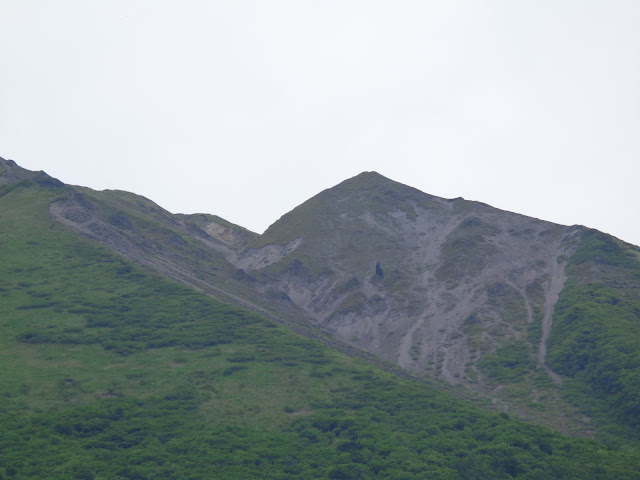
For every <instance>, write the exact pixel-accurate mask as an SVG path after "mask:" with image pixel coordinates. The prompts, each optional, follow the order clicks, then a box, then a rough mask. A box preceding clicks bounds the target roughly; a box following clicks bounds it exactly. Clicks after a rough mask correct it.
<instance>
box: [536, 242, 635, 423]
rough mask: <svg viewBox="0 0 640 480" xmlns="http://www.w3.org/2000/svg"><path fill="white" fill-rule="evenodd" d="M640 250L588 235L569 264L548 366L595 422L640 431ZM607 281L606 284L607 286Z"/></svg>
mask: <svg viewBox="0 0 640 480" xmlns="http://www.w3.org/2000/svg"><path fill="white" fill-rule="evenodd" d="M636 252H637V248H636V247H633V246H630V245H626V244H623V243H622V242H619V241H617V240H616V239H614V238H613V237H610V236H608V235H605V234H602V233H600V232H597V231H595V230H586V231H585V232H584V234H583V241H582V243H581V245H580V247H579V248H578V250H577V251H576V252H575V254H574V255H573V256H572V257H571V259H570V261H569V264H568V272H569V278H570V280H569V281H568V282H567V285H566V286H565V288H564V290H563V292H562V294H561V295H560V299H559V301H558V304H557V305H556V311H555V314H554V320H553V322H554V324H553V331H552V332H551V335H550V336H549V342H548V346H549V350H548V363H549V365H550V366H551V367H552V368H553V369H554V370H556V371H557V372H558V373H561V374H563V375H566V376H568V377H570V379H571V380H572V381H571V382H569V383H568V385H567V394H568V395H569V398H571V400H572V401H573V402H574V403H576V404H578V405H581V406H584V408H586V409H587V410H588V412H589V413H590V414H592V415H597V416H599V417H603V418H606V419H608V421H613V422H615V423H616V424H618V425H619V426H623V425H626V426H630V427H632V429H630V430H629V431H628V433H629V434H633V433H634V432H635V435H637V427H638V426H640V342H639V341H638V339H639V338H640V299H639V297H638V285H639V280H640V262H639V261H638V259H637V256H636ZM605 282H606V283H605Z"/></svg>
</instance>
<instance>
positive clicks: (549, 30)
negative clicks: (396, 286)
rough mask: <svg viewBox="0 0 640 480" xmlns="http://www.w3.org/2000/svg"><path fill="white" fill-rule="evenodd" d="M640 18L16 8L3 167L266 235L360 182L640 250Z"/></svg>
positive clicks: (544, 8) (154, 2)
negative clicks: (288, 217)
mask: <svg viewBox="0 0 640 480" xmlns="http://www.w3.org/2000/svg"><path fill="white" fill-rule="evenodd" d="M639 25H640V1H637V0H633V1H616V0H602V1H589V0H580V1H572V0H562V1H557V0H554V1H514V0H503V1H482V0H476V1H455V0H440V1H393V2H391V1H386V2H382V1H372V0H368V1H329V0H324V1H303V0H296V1H289V2H284V1H275V0H272V1H266V0H261V1H256V2H251V1H242V0H233V1H231V0H228V1H224V2H222V1H218V2H216V1H189V0H187V1H185V0H181V1H177V0H176V1H167V0H164V1H162V0H137V1H136V0H126V1H125V0H108V1H107V0H104V1H98V0H93V1H91V0H77V1H71V0H64V1H63V0H45V1H36V0H0V69H1V70H0V156H2V157H4V158H11V159H14V160H16V161H17V162H18V163H19V164H20V165H22V166H23V167H25V168H29V169H32V170H45V171H46V172H47V173H49V174H50V175H53V176H55V177H57V178H59V179H61V180H63V181H65V182H67V183H72V184H79V185H86V186H89V187H92V188H96V189H104V188H117V189H122V190H129V191H133V192H136V193H139V194H142V195H144V196H146V197H149V198H150V199H152V200H154V201H155V202H157V203H158V204H160V205H161V206H163V207H165V208H167V209H168V210H170V211H172V212H185V213H192V212H206V213H214V214H217V215H220V216H222V217H224V218H226V219H228V220H230V221H232V222H235V223H238V224H240V225H243V226H246V227H247V228H249V229H251V230H254V231H257V232H262V231H263V230H264V229H265V228H266V227H267V226H268V225H270V224H271V223H273V222H274V221H275V220H277V219H278V218H279V217H280V216H281V215H283V214H284V213H286V212H287V211H289V210H291V209H292V208H293V207H295V206H296V205H298V204H299V203H301V202H303V201H304V200H306V199H307V198H309V197H310V196H312V195H314V194H316V193H318V192H319V191H320V190H322V189H324V188H327V187H330V186H332V185H334V184H336V183H339V182H340V181H342V180H344V179H345V178H348V177H351V176H353V175H356V174H358V173H360V172H361V171H365V170H376V171H378V172H379V173H381V174H383V175H386V176H387V177H390V178H392V179H394V180H397V181H400V182H402V183H406V184H409V185H411V186H414V187H416V188H419V189H420V190H423V191H425V192H427V193H431V194H433V195H438V196H442V197H447V198H451V197H458V196H462V197H464V198H466V199H470V200H479V201H482V202H485V203H489V204H491V205H493V206H495V207H498V208H502V209H505V210H510V211H514V212H518V213H523V214H526V215H530V216H534V217H538V218H542V219H545V220H550V221H554V222H558V223H562V224H569V225H571V224H584V225H587V226H590V227H594V228H598V229H600V230H603V231H605V232H608V233H611V234H613V235H615V236H617V237H619V238H622V239H623V240H627V241H629V242H632V243H635V244H636V245H638V244H640V221H638V206H640V189H639V188H638V187H637V183H638V181H639V180H640V27H639Z"/></svg>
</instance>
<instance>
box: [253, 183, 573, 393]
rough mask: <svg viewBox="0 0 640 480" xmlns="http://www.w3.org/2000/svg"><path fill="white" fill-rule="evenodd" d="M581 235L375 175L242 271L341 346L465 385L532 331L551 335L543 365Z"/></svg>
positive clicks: (297, 214)
mask: <svg viewBox="0 0 640 480" xmlns="http://www.w3.org/2000/svg"><path fill="white" fill-rule="evenodd" d="M580 231H581V228H580V227H565V226H560V225H555V224H552V223H549V222H544V221H541V220H537V219H534V218H529V217H525V216H522V215H517V214H513V213H509V212H505V211H501V210H498V209H495V208H492V207H490V206H487V205H484V204H481V203H477V202H469V201H465V200H462V199H456V200H445V199H441V198H437V197H433V196H430V195H427V194H424V193H422V192H419V191H417V190H415V189H412V188H410V187H407V186H405V185H401V184H398V183H396V182H393V181H390V180H388V179H386V178H384V177H382V176H380V175H378V174H375V173H365V174H361V175H360V176H358V177H355V178H353V179H350V180H347V181H346V182H343V183H342V184H340V185H338V186H336V187H334V188H332V189H329V190H327V191H325V192H322V193H321V194H319V195H318V196H316V197H314V198H312V199H311V200H309V201H308V202H306V203H305V204H303V205H301V206H300V207H298V208H297V209H295V210H294V211H292V212H291V213H289V214H287V215H285V216H284V217H283V218H281V219H280V220H279V221H278V222H276V223H275V224H274V225H273V226H272V227H270V228H269V229H268V230H267V232H265V234H264V235H263V237H262V238H261V239H260V242H259V243H260V244H262V245H263V246H262V247H261V249H260V248H254V249H253V250H251V252H252V254H251V259H252V261H251V264H248V263H247V262H246V261H245V263H244V264H243V268H244V269H245V270H251V271H252V273H253V274H254V275H256V276H257V277H258V278H259V279H260V280H261V282H262V284H263V285H266V284H268V285H269V288H274V286H275V287H276V288H278V289H279V290H281V291H283V292H285V293H286V294H287V295H288V297H289V298H290V299H291V300H292V301H293V302H294V303H295V304H296V305H297V306H298V307H300V308H302V309H303V310H304V311H306V312H307V313H308V314H309V316H310V317H311V319H312V321H313V322H314V323H315V325H317V326H319V327H320V328H322V329H324V330H326V331H328V332H330V333H332V334H334V335H336V336H338V337H339V338H341V339H343V340H345V341H348V342H351V343H352V344H355V345H357V346H358V347H360V348H362V349H365V350H367V351H369V352H371V353H374V354H376V355H379V356H381V357H383V358H385V359H387V360H389V361H392V362H394V363H397V364H399V365H400V366H402V367H404V368H406V369H409V370H412V371H415V372H418V373H428V374H431V375H435V376H440V377H442V378H443V379H446V380H447V381H449V382H452V383H467V382H471V381H472V380H474V379H475V378H476V377H477V366H476V364H477V361H478V360H479V359H480V358H481V357H482V355H484V354H486V353H488V352H491V351H493V349H495V346H496V345H498V344H500V343H502V342H504V341H506V340H509V339H521V338H524V337H525V336H526V332H527V329H528V327H529V325H530V324H532V323H533V322H539V323H541V324H542V327H543V328H542V330H543V335H542V337H541V338H540V339H537V340H536V342H537V344H536V345H532V348H533V349H535V351H536V352H538V360H539V362H540V363H541V364H542V365H544V355H545V344H544V342H545V339H546V335H548V332H549V330H550V328H551V314H552V312H553V305H554V304H555V302H556V301H557V298H558V293H559V292H560V290H561V289H562V286H563V283H564V280H565V276H564V265H565V262H566V259H567V258H568V256H570V255H571V253H572V251H573V249H574V248H575V246H576V245H577V242H578V241H579V233H580ZM292 245H293V246H294V247H295V248H291V247H292ZM276 251H277V252H279V255H278V256H280V257H281V258H277V259H275V257H274V252H276ZM261 252H264V259H262V258H260V254H261ZM274 259H275V261H274Z"/></svg>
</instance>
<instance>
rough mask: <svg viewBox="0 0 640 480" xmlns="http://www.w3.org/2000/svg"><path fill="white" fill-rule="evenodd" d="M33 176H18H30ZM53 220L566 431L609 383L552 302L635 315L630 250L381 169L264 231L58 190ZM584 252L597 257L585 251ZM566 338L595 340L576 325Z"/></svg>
mask: <svg viewBox="0 0 640 480" xmlns="http://www.w3.org/2000/svg"><path fill="white" fill-rule="evenodd" d="M5 162H6V161H5ZM3 165H4V164H3ZM14 165H15V164H13V165H11V164H8V165H7V166H6V167H5V168H6V169H8V170H11V169H12V168H16V167H17V165H15V167H14ZM17 168H19V167H17ZM25 172H28V171H25ZM30 175H31V173H24V172H23V176H24V178H23V179H22V180H21V181H34V180H33V175H31V176H30ZM45 175H46V174H45ZM43 178H45V177H43ZM46 183H47V182H45V184H46ZM35 184H36V185H37V182H36V183H35ZM52 185H57V186H58V187H60V185H61V184H57V183H55V182H54V183H53V184H52ZM3 188H7V187H3ZM0 195H2V193H1V192H0ZM50 214H51V218H52V219H53V220H55V221H58V222H61V223H63V224H65V225H66V226H68V227H70V228H72V229H74V230H76V231H78V232H80V233H82V234H84V235H86V236H88V237H89V238H91V239H93V240H96V241H99V242H101V243H103V244H104V245H106V246H108V247H109V248H111V249H113V250H115V251H117V252H118V253H120V254H122V255H124V256H125V257H127V258H129V259H131V260H133V261H135V262H137V263H139V264H142V265H144V266H145V267H146V268H150V269H152V270H154V271H156V272H158V273H161V274H163V275H168V276H170V277H171V278H173V279H176V280H178V281H180V282H182V283H186V284H187V285H190V286H192V287H194V288H196V289H198V290H199V291H204V292H207V293H208V294H210V295H213V296H214V297H216V298H219V299H223V300H225V301H231V302H232V303H235V304H236V305H242V306H244V307H246V308H250V309H253V310H256V311H260V312H262V313H265V314H267V315H271V316H272V318H274V319H278V321H280V322H281V323H284V324H286V325H288V326H290V327H291V328H293V329H294V330H296V331H299V332H304V333H305V334H306V335H308V336H310V337H312V338H322V339H323V341H324V342H325V343H326V344H332V345H333V346H334V347H337V348H339V349H341V350H342V351H345V352H350V353H351V354H355V355H360V354H358V353H357V352H358V351H359V350H357V349H361V350H362V351H364V352H367V354H365V357H366V355H374V356H376V357H378V358H380V359H382V360H383V362H385V361H386V362H390V363H391V364H396V365H398V366H399V367H401V368H404V369H407V370H408V371H409V372H412V374H413V375H418V376H419V377H421V378H424V379H429V378H437V379H441V380H446V381H447V382H449V383H452V384H454V385H460V386H463V387H464V388H466V389H470V390H471V391H473V392H475V393H476V394H479V395H481V396H483V397H486V398H489V399H490V400H491V401H493V402H494V403H495V404H496V405H497V406H500V408H504V409H508V410H509V411H512V412H514V413H516V414H518V415H520V416H522V417H524V418H529V419H531V420H533V421H535V422H538V423H543V424H547V425H551V426H553V427H554V428H557V429H559V430H561V431H573V432H576V433H581V434H585V435H593V432H594V431H595V430H597V425H594V423H593V422H594V421H595V422H596V423H597V422H606V421H609V420H603V419H605V417H607V413H606V411H605V410H606V409H605V408H604V407H598V406H596V407H593V406H590V407H587V404H585V403H584V399H585V398H586V397H585V395H586V394H584V393H579V394H576V393H575V391H577V390H575V389H574V387H575V388H578V387H579V388H580V389H581V388H583V387H586V385H589V384H592V385H595V386H597V385H600V382H604V377H603V373H602V372H600V371H598V370H597V363H594V362H595V361H596V360H595V359H593V360H591V359H590V358H591V357H589V355H592V354H591V353H588V352H587V353H585V355H587V356H586V357H584V358H586V360H584V362H583V364H581V365H582V366H578V367H577V368H573V367H572V368H570V369H568V368H566V367H565V366H564V365H563V364H562V363H561V362H565V363H566V362H567V360H566V359H567V358H568V357H567V351H580V350H581V349H584V348H585V347H584V345H583V344H581V343H580V341H581V340H580V339H578V338H573V337H571V338H569V339H568V340H567V339H561V338H559V337H558V334H557V331H558V329H555V327H554V322H555V317H556V315H555V306H556V304H558V303H560V304H561V305H562V314H563V315H564V316H563V317H562V318H561V320H562V322H566V318H568V317H566V312H572V311H574V310H572V308H574V307H572V305H575V306H576V307H575V308H578V306H579V305H581V304H582V303H583V302H584V301H586V300H585V299H587V298H590V297H589V295H591V296H593V294H592V293H589V292H591V291H595V290H593V289H594V288H598V287H597V285H601V284H605V285H607V286H612V288H613V289H614V290H612V292H613V293H611V294H610V295H612V297H611V298H615V299H616V301H617V302H619V304H620V305H624V306H625V307H624V308H625V310H624V312H625V313H622V311H621V313H619V314H618V313H616V315H618V316H617V317H616V322H626V321H627V320H623V318H626V317H625V316H627V317H628V316H629V315H631V316H632V317H630V318H635V317H633V315H635V314H634V313H633V312H634V308H636V307H634V305H635V304H634V303H633V302H634V300H633V298H634V297H633V295H631V293H629V292H635V291H637V288H638V287H637V285H638V283H637V279H636V277H634V276H633V275H634V274H632V273H629V272H631V271H632V270H629V268H632V267H633V265H635V264H634V263H633V262H634V261H636V260H633V258H638V257H640V252H639V250H640V249H638V248H637V247H634V246H632V245H629V244H625V243H624V242H621V241H619V240H617V239H613V237H610V236H607V235H606V234H601V235H602V239H599V240H597V241H594V240H593V238H595V237H594V235H595V234H592V233H591V232H594V231H593V230H591V229H587V228H586V227H582V226H576V225H574V226H562V225H557V224H554V223H551V222H545V221H543V220H539V219H535V218H532V217H527V216H524V215H520V214H514V213H511V212H506V211H504V210H499V209H496V208H494V207H491V206H488V205H486V204H483V203H481V202H474V201H467V200H464V199H461V198H457V199H442V198H439V197H435V196H432V195H429V194H426V193H423V192H420V191H419V190H417V189H415V188H413V187H409V186H406V185H403V184H401V183H398V182H395V181H393V180H390V179H387V178H386V177H384V176H382V175H380V174H379V173H377V172H363V173H361V174H359V175H357V176H355V177H352V178H350V179H347V180H345V181H344V182H341V183H340V184H338V185H336V186H335V187H332V188H329V189H325V190H323V191H322V192H320V193H319V194H317V195H315V196H314V197H312V198H310V199H309V200H307V201H306V202H303V203H302V204H301V205H300V206H298V207H296V208H295V209H293V210H292V211H291V212H289V213H287V214H285V215H283V216H282V217H281V218H280V219H279V220H278V221H276V222H274V224H272V225H271V226H270V227H269V228H268V229H267V230H266V231H265V233H264V234H263V235H260V236H259V235H257V234H253V233H252V232H249V231H247V230H246V229H243V228H242V227H239V226H237V225H233V224H231V223H229V222H226V221H225V220H223V219H220V218H219V217H216V216H210V215H205V214H197V215H181V214H170V213H169V212H167V211H165V210H163V209H161V208H160V207H158V206H157V205H155V204H154V203H153V202H151V201H150V200H148V199H143V197H138V196H136V195H134V194H129V193H126V192H118V191H106V192H104V191H103V192H95V191H92V190H90V189H86V188H84V187H68V188H67V190H66V193H64V194H63V195H61V196H59V197H58V198H57V199H56V200H55V201H53V202H52V203H51V205H50ZM596 237H597V235H596ZM597 238H600V237H597ZM589 242H591V243H589ZM594 242H595V243H594ZM587 244H589V245H592V247H593V248H591V247H590V248H591V250H589V251H590V252H592V253H589V254H587V257H584V256H585V253H584V251H585V248H584V246H585V245H587ZM576 252H578V254H576ZM593 252H595V253H593ZM575 255H579V256H581V257H584V258H583V259H582V260H581V261H582V263H580V264H578V265H576V264H577V263H578V262H577V260H576V258H577V257H575ZM611 255H614V256H616V255H617V256H616V257H615V258H620V259H622V260H615V261H617V262H618V264H619V265H618V266H617V267H609V266H608V264H606V263H603V262H602V261H601V260H602V259H603V258H609V257H610V256H611ZM607 256H609V257H607ZM612 258H613V257H612ZM599 259H600V260H599ZM585 262H586V263H585ZM620 262H622V263H620ZM625 262H626V263H625ZM628 262H632V263H628ZM627 264H628V265H627ZM634 268H635V267H634ZM623 280H624V282H623ZM603 282H604V283H603ZM576 285H577V286H576ZM592 285H595V287H592ZM590 289H591V290H590ZM571 292H573V293H571ZM569 294H571V295H573V296H572V297H571V296H568V295H569ZM569 298H571V300H569ZM571 302H573V303H571ZM576 302H577V303H576ZM593 308H600V307H598V306H597V305H594V306H593ZM638 311H640V310H638ZM585 318H587V317H585ZM618 318H619V320H618ZM621 324H622V323H621ZM629 325H630V328H632V329H633V328H635V327H633V325H634V324H629ZM560 328H561V329H566V326H564V323H561V326H560ZM572 328H578V330H580V329H583V330H584V333H583V334H582V335H586V336H587V337H588V336H589V335H592V334H590V333H589V331H590V330H589V328H590V327H588V326H587V325H586V324H585V326H577V327H572ZM598 328H605V327H603V326H600V327H598ZM581 331H582V330H581ZM607 335H609V337H607V338H609V340H608V341H611V342H614V343H615V342H618V341H619V339H620V338H621V336H620V333H619V332H616V331H614V330H611V331H610V332H609V333H608V334H607ZM611 335H613V336H611ZM585 338H586V337H585ZM589 338H590V340H589V341H590V342H591V341H592V342H596V344H597V342H598V341H599V340H597V338H593V339H591V337H589ZM550 340H551V341H550ZM572 349H573V350H572ZM625 349H626V350H628V349H629V347H625ZM626 350H624V349H623V351H626ZM632 350H633V349H632ZM596 351H597V349H596ZM598 355H601V353H599V354H598ZM370 358H373V357H370ZM549 358H551V364H550V363H549V361H548V359H549ZM561 358H562V359H564V360H559V359H561ZM620 358H622V357H620ZM624 358H625V360H624V361H623V360H620V362H623V363H622V365H628V366H623V367H622V369H620V368H619V367H616V368H617V370H614V371H615V372H616V373H615V375H616V377H615V378H616V379H622V380H620V381H621V382H622V383H615V382H619V380H615V381H614V383H615V385H618V386H617V387H615V388H613V389H611V388H610V387H602V389H603V390H602V393H601V394H599V395H600V396H601V397H602V398H601V399H600V400H598V401H599V402H600V403H598V405H606V404H607V402H608V401H609V400H607V399H608V398H612V399H618V400H615V402H619V407H616V409H617V410H616V409H614V410H612V411H616V412H623V411H624V412H627V413H616V414H615V415H621V417H620V418H628V419H630V418H635V417H633V416H634V415H635V413H633V412H634V410H633V408H634V407H633V406H632V405H633V400H631V399H632V398H633V393H632V392H633V391H634V390H633V389H634V387H633V386H632V384H631V383H629V381H627V380H624V379H626V378H631V377H629V375H630V374H631V372H633V371H635V370H634V369H635V367H634V366H633V365H635V363H633V362H635V360H631V357H629V358H627V357H624ZM616 362H618V361H617V360H616ZM625 362H626V363H625ZM583 370H584V372H583ZM576 385H577V386H578V387H576ZM603 385H604V384H603ZM598 388H601V387H598ZM607 388H609V390H607ZM571 389H574V390H571ZM570 390H571V391H573V392H574V393H571V392H569V391H570ZM581 391H582V390H581ZM567 392H569V393H567ZM576 395H578V396H577V397H576ZM576 398H578V400H576ZM623 404H624V405H623ZM594 405H595V404H594ZM576 408H577V410H576ZM585 408H587V410H588V414H587V415H585V414H584V413H580V409H585ZM585 411H586V410H585ZM625 415H626V416H627V417H625ZM629 415H631V417H629ZM592 416H595V417H597V418H596V420H592V418H591V417H592ZM611 421H615V422H618V423H619V420H611ZM616 428H622V427H616Z"/></svg>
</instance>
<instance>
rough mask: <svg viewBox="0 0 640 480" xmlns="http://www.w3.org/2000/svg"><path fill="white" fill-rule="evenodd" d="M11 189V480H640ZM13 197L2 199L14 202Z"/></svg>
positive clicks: (630, 467)
mask: <svg viewBox="0 0 640 480" xmlns="http://www.w3.org/2000/svg"><path fill="white" fill-rule="evenodd" d="M7 192H8V189H2V190H0V255H1V262H0V299H1V301H0V328H1V329H2V335H0V362H2V363H1V364H2V367H3V368H2V370H1V373H0V395H2V399H3V401H2V403H1V404H0V422H1V424H2V426H3V428H2V429H0V451H1V452H2V456H1V457H0V462H1V465H0V477H1V478H51V479H69V478H77V479H91V478H95V479H107V478H109V479H113V478H127V479H145V478H149V479H151V478H153V479H157V478H176V479H177V478H180V479H184V478H192V479H196V478H332V479H340V478H347V479H348V478H397V479H400V478H403V479H404V478H406V479H411V478H427V477H428V478H443V479H454V478H527V479H536V478H582V479H585V478H612V479H613V478H616V479H620V478H623V479H624V478H629V479H631V478H638V476H639V475H640V470H639V469H638V467H637V465H639V464H640V458H639V456H638V452H637V451H634V450H631V449H626V450H624V449H619V450H609V449H607V448H604V447H603V446H602V445H599V444H597V443H595V442H591V441H586V440H579V439H571V438H567V437H562V436H560V435H557V434H554V433H551V432H549V431H548V430H545V429H543V428H540V427H536V426H532V425H527V424H523V423H521V422H517V421H515V420H512V419H509V418H508V417H507V416H506V415H500V414H492V413H487V412H484V411H482V410H479V409H477V408H474V407H471V406H468V405H467V404H463V403H462V402H459V401H456V400H454V399H452V398H451V397H449V396H447V395H444V394H441V393H438V392H436V391H434V390H433V389H430V388H429V387H427V386H424V385H421V384H418V383H415V382H412V381H407V380H402V379H399V378H397V377H394V376H392V375H390V374H387V373H385V372H382V371H379V370H377V369H375V368H372V367H371V366H369V365H367V364H366V363H364V362H362V361H360V360H357V359H352V358H349V357H346V356H344V355H342V354H339V353H336V352H334V351H331V350H329V349H327V348H325V347H323V346H321V345H319V344H317V343H314V342H312V341H309V340H306V339H303V338H300V337H298V336H296V335H294V334H291V333H290V332H288V331H287V330H286V329H284V328H283V327H279V326H276V325H274V324H272V323H270V322H269V321H267V320H265V319H263V318H261V317H259V316H257V315H255V314H252V313H250V312H246V311H242V310H238V309H235V308H232V307H229V306H226V305H224V304H221V303H219V302H216V301H213V300H211V299H209V298H207V297H204V296H202V295H199V294H197V293H194V292H193V291H191V290H189V289H188V288H186V287H183V286H181V285H178V284H176V283H173V282H170V281H168V280H166V279H163V278H160V277H157V276H153V275H150V274H148V273H146V272H145V271H144V270H142V269H140V268H138V267H136V266H134V265H132V264H130V263H128V262H126V261H124V260H122V259H121V257H119V256H117V255H115V254H113V253H111V252H110V251H108V250H107V249H105V248H102V247H100V246H97V245H96V244H94V243H92V242H90V241H89V240H86V239H83V238H81V237H77V236H76V235H74V234H72V233H70V232H69V231H68V230H66V229H65V228H63V227H62V226H61V225H58V224H51V223H50V221H49V218H48V211H47V205H48V203H49V202H50V201H51V199H52V198H54V197H55V195H58V194H60V190H59V189H37V188H33V187H30V188H26V187H18V188H16V189H13V190H12V191H10V192H8V193H7ZM5 193H6V194H5Z"/></svg>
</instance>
